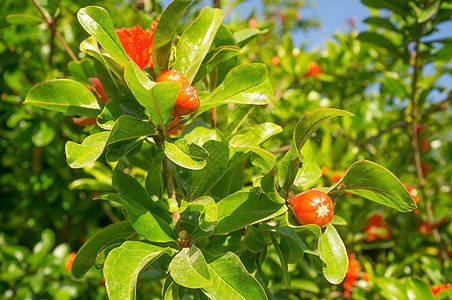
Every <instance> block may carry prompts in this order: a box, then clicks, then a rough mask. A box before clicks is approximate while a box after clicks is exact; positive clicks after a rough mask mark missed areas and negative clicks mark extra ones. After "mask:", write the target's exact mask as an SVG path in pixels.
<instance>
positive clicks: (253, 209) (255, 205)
mask: <svg viewBox="0 0 452 300" xmlns="http://www.w3.org/2000/svg"><path fill="white" fill-rule="evenodd" d="M217 208H218V221H217V225H216V226H215V229H214V230H213V232H212V234H226V233H229V232H232V231H236V230H239V229H241V228H243V227H246V226H249V225H252V224H255V223H258V222H262V221H265V220H269V219H271V218H274V217H276V216H279V215H281V214H283V213H284V212H285V211H286V209H287V208H286V206H285V205H283V204H276V203H274V202H271V201H270V200H268V198H267V197H266V196H265V195H257V194H256V193H254V192H237V193H235V194H232V195H230V196H228V197H226V198H224V199H223V200H221V201H219V202H218V203H217Z"/></svg>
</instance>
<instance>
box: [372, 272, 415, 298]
mask: <svg viewBox="0 0 452 300" xmlns="http://www.w3.org/2000/svg"><path fill="white" fill-rule="evenodd" d="M374 282H375V283H376V285H377V286H378V287H379V288H380V293H381V296H383V297H384V298H386V299H389V300H408V299H409V298H408V296H407V290H406V287H405V285H404V284H402V283H401V282H400V280H398V279H397V278H394V277H389V278H385V277H379V278H375V279H374Z"/></svg>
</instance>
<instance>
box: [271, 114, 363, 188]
mask: <svg viewBox="0 0 452 300" xmlns="http://www.w3.org/2000/svg"><path fill="white" fill-rule="evenodd" d="M338 116H354V115H353V114H352V113H350V112H347V111H344V110H339V109H334V108H318V109H314V110H312V111H310V112H308V113H306V114H305V115H304V116H303V117H301V119H300V120H299V121H298V123H297V124H296V126H295V130H294V134H293V138H292V148H291V149H290V150H289V151H288V152H287V153H286V155H284V157H283V159H282V161H281V166H280V168H279V170H278V171H279V172H278V182H279V184H280V186H281V187H282V188H283V190H285V191H286V193H287V191H288V190H289V188H290V186H291V185H292V183H293V182H294V180H295V178H296V176H297V173H298V169H299V162H300V155H299V152H300V150H301V149H302V148H303V146H304V144H305V143H306V142H307V141H308V140H309V138H310V137H311V135H312V134H313V133H314V132H315V131H316V130H317V129H318V128H319V127H320V125H322V123H323V122H325V121H327V120H329V119H331V118H334V117H338Z"/></svg>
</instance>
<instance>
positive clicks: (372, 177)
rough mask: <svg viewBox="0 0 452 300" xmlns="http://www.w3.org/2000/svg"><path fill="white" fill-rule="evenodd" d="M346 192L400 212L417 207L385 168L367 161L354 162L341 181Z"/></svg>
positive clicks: (397, 180) (403, 187)
mask: <svg viewBox="0 0 452 300" xmlns="http://www.w3.org/2000/svg"><path fill="white" fill-rule="evenodd" d="M341 181H342V182H343V183H344V185H345V186H343V187H341V189H340V190H343V191H348V192H350V193H353V194H355V195H359V196H362V197H364V198H367V199H369V200H372V201H375V202H377V203H380V204H383V205H386V206H389V207H392V208H395V209H397V210H398V211H401V212H408V211H412V210H413V209H415V208H416V207H417V205H416V202H415V201H414V200H413V198H412V197H411V195H410V193H409V192H408V191H407V189H406V188H405V186H404V185H403V184H402V183H401V182H400V180H399V179H398V178H397V177H396V176H394V174H392V173H391V171H389V170H388V169H386V168H385V167H383V166H381V165H379V164H376V163H374V162H371V161H368V160H360V161H357V162H355V163H354V164H353V165H351V167H350V168H349V170H348V172H347V173H346V174H345V175H344V177H343V178H342V180H340V181H339V183H340V182H341Z"/></svg>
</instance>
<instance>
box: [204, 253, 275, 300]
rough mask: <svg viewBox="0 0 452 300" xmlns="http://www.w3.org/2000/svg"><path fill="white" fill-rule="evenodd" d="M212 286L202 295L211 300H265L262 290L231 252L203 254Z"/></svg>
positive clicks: (206, 288) (205, 288) (205, 289)
mask: <svg viewBox="0 0 452 300" xmlns="http://www.w3.org/2000/svg"><path fill="white" fill-rule="evenodd" d="M205 257H206V260H207V263H208V264H209V268H210V274H211V276H212V280H213V284H211V285H209V286H207V287H204V288H203V289H202V291H203V293H204V294H206V295H207V296H208V297H209V298H211V299H237V300H238V299H243V300H262V299H267V296H266V294H265V291H264V289H263V288H262V286H261V285H260V284H259V282H258V281H257V280H256V279H255V278H254V277H253V276H251V275H250V274H249V273H248V272H247V271H246V269H245V267H244V266H243V264H242V262H241V261H240V258H239V257H238V256H237V255H235V254H234V253H232V252H228V253H226V254H222V255H221V256H220V255H212V254H208V253H205Z"/></svg>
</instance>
